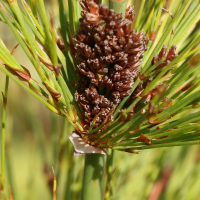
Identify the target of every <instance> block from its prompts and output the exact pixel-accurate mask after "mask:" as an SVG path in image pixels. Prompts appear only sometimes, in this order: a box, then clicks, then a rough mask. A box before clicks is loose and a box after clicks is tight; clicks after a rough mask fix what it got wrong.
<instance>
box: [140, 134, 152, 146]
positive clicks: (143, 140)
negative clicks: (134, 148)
mask: <svg viewBox="0 0 200 200" xmlns="http://www.w3.org/2000/svg"><path fill="white" fill-rule="evenodd" d="M151 141H152V140H151V139H149V138H148V137H147V136H145V135H143V134H141V135H140V137H138V138H137V142H144V143H145V144H146V145H150V144H151Z"/></svg>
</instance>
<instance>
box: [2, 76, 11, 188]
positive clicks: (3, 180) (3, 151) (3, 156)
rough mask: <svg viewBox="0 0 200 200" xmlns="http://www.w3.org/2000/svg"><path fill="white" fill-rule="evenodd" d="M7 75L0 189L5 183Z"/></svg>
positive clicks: (7, 80) (7, 81) (3, 114)
mask: <svg viewBox="0 0 200 200" xmlns="http://www.w3.org/2000/svg"><path fill="white" fill-rule="evenodd" d="M8 85H9V77H8V76H6V85H5V93H4V94H3V93H2V94H3V112H2V135H1V181H0V184H1V187H0V189H1V191H3V190H4V184H5V134H6V104H7V95H8Z"/></svg>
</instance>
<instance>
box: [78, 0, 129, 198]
mask: <svg viewBox="0 0 200 200" xmlns="http://www.w3.org/2000/svg"><path fill="white" fill-rule="evenodd" d="M127 2H128V0H109V8H110V9H114V10H115V12H116V13H122V14H123V17H124V16H125V11H126V6H127ZM104 167H105V155H101V154H87V155H85V167H84V175H83V184H82V191H81V200H94V199H95V200H102V199H103V197H104V195H103V194H102V178H103V172H104Z"/></svg>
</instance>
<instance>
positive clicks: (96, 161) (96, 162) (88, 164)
mask: <svg viewBox="0 0 200 200" xmlns="http://www.w3.org/2000/svg"><path fill="white" fill-rule="evenodd" d="M104 165H105V156H104V155H100V154H87V155H85V168H84V175H83V187H82V192H81V200H94V199H95V200H102V177H103V172H104Z"/></svg>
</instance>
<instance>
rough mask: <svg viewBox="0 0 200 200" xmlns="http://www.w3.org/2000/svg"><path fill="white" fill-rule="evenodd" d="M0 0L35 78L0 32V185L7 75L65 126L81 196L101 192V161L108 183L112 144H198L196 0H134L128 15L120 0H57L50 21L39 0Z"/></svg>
mask: <svg viewBox="0 0 200 200" xmlns="http://www.w3.org/2000/svg"><path fill="white" fill-rule="evenodd" d="M0 2H1V4H0V15H1V18H0V20H1V21H2V22H3V23H5V24H7V25H8V26H9V28H10V29H11V31H12V32H13V34H14V36H15V37H16V39H17V41H18V43H19V45H20V46H21V47H22V49H23V50H24V52H25V54H26V55H27V57H28V59H29V60H30V61H31V63H32V65H33V67H34V68H35V70H36V72H37V74H38V75H39V77H40V79H41V83H42V85H41V84H39V83H38V82H37V81H35V80H34V78H33V77H32V76H31V74H30V72H29V70H28V69H27V68H26V66H22V65H20V63H19V62H18V61H17V60H16V59H15V58H14V57H13V56H12V54H13V51H14V50H15V49H16V48H14V50H13V51H12V52H10V51H9V50H8V49H7V47H6V46H5V45H4V43H3V41H2V40H1V41H0V59H1V60H2V61H3V62H4V65H2V66H1V67H0V70H1V71H3V72H4V73H5V74H6V76H7V78H6V89H5V94H4V95H3V97H4V109H3V112H2V113H3V117H2V156H1V158H2V162H1V164H2V165H1V185H2V187H3V185H4V154H5V153H4V148H5V147H4V144H5V142H4V141H5V126H4V125H5V108H6V98H7V91H8V80H9V78H11V79H13V80H14V81H15V82H16V83H17V84H19V85H20V86H21V87H23V88H24V89H25V90H26V91H27V92H29V93H30V94H32V95H33V96H34V97H36V98H37V99H38V100H39V101H40V102H42V103H43V104H44V105H45V106H46V107H47V108H48V109H49V110H51V111H52V112H54V113H56V114H58V115H60V116H62V117H64V118H66V120H68V122H69V123H70V124H71V125H72V126H73V127H74V131H73V133H72V134H71V135H70V140H71V142H72V143H73V145H74V148H75V154H86V156H85V169H84V177H83V184H82V193H81V199H82V200H89V199H97V200H100V199H102V196H103V195H102V193H103V190H104V189H103V187H102V177H103V172H104V167H105V163H107V165H106V166H107V168H106V170H107V175H108V177H107V179H108V181H107V182H108V183H107V186H106V192H107V193H109V191H110V188H109V187H110V186H109V181H110V179H111V176H112V158H113V153H114V150H118V151H123V152H128V153H139V152H140V151H141V150H144V149H152V148H160V147H172V146H184V145H194V144H199V141H200V131H199V127H200V123H199V121H200V109H199V108H200V104H199V99H200V91H199V83H200V79H199V70H200V62H199V57H200V54H199V52H200V46H199V41H200V30H199V16H200V4H199V1H198V0H178V1H166V2H165V1H162V0H142V1H141V4H139V6H138V8H139V11H138V13H137V15H136V16H135V11H134V7H133V6H132V5H131V1H127V0H121V1H120V0H109V1H108V2H104V1H102V3H104V4H100V3H99V1H98V0H80V2H78V1H72V0H68V1H62V0H58V2H57V3H58V4H59V17H60V28H56V27H55V23H54V16H53V13H49V14H48V13H47V12H46V9H45V4H44V2H43V0H29V5H28V4H27V2H25V1H24V0H21V4H20V5H21V6H19V4H18V3H19V2H17V0H0ZM79 3H80V4H79ZM106 4H107V5H106ZM127 4H128V5H127ZM52 10H53V8H52ZM10 17H11V18H12V20H10ZM79 18H80V19H79ZM23 82H24V83H25V84H24V83H23ZM109 153H110V154H111V155H108V154H109ZM105 155H108V156H105ZM55 185H56V181H55ZM55 193H56V189H55V188H54V199H55V198H56V194H55ZM107 198H110V196H109V195H107Z"/></svg>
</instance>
